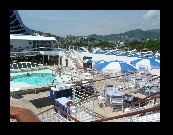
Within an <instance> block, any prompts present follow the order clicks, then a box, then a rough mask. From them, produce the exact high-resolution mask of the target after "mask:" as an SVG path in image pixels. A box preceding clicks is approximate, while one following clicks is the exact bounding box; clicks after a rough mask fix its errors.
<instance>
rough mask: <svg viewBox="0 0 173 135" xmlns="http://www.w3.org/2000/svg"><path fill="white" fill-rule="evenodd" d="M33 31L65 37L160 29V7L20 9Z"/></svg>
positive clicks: (27, 24)
mask: <svg viewBox="0 0 173 135" xmlns="http://www.w3.org/2000/svg"><path fill="white" fill-rule="evenodd" d="M18 12H19V15H20V17H21V19H22V21H23V23H24V24H25V25H26V26H27V27H29V28H31V29H34V30H37V31H43V32H45V33H51V34H55V35H57V36H61V37H65V36H67V35H73V36H88V35H91V34H97V35H109V34H119V33H124V32H127V31H129V30H135V29H142V30H150V29H160V10H18Z"/></svg>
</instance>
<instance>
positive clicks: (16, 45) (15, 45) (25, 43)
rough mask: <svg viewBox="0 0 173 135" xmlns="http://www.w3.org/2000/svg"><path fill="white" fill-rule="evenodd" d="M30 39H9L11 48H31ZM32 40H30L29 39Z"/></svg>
mask: <svg viewBox="0 0 173 135" xmlns="http://www.w3.org/2000/svg"><path fill="white" fill-rule="evenodd" d="M29 42H30V41H28V40H17V39H10V45H13V48H17V49H18V48H19V47H22V48H23V49H26V47H29V48H32V46H33V45H32V44H31V45H30V44H29ZM31 42H32V41H31Z"/></svg>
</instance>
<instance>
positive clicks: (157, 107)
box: [91, 106, 160, 122]
mask: <svg viewBox="0 0 173 135" xmlns="http://www.w3.org/2000/svg"><path fill="white" fill-rule="evenodd" d="M156 110H160V106H156V107H153V108H148V109H144V110H140V111H135V112H131V113H127V114H122V115H118V116H113V117H109V118H104V119H100V120H95V121H91V122H103V121H108V120H113V119H119V118H123V117H128V116H133V115H136V114H141V113H145V112H151V111H156Z"/></svg>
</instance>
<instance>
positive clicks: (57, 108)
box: [37, 106, 80, 122]
mask: <svg viewBox="0 0 173 135" xmlns="http://www.w3.org/2000/svg"><path fill="white" fill-rule="evenodd" d="M53 108H55V109H56V110H58V111H60V112H61V113H63V114H64V115H66V116H68V117H69V118H71V119H72V120H74V121H75V122H80V121H79V120H77V119H76V118H74V117H73V116H71V115H69V114H68V113H66V112H64V111H63V110H61V109H60V108H59V107H57V106H53V107H51V108H49V109H46V110H44V111H42V112H40V113H38V114H37V116H38V115H40V114H43V113H44V112H47V111H48V110H50V109H53Z"/></svg>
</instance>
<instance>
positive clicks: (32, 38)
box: [10, 34, 56, 41]
mask: <svg viewBox="0 0 173 135" xmlns="http://www.w3.org/2000/svg"><path fill="white" fill-rule="evenodd" d="M10 39H19V40H49V41H50V40H51V41H56V39H55V37H44V36H32V35H11V34H10Z"/></svg>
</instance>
